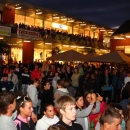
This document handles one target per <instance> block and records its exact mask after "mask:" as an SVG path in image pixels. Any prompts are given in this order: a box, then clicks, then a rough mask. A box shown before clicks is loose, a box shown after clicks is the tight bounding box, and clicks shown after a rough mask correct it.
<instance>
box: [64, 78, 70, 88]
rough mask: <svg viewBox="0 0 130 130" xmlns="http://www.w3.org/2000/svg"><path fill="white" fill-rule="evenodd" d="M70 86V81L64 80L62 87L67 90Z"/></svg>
mask: <svg viewBox="0 0 130 130" xmlns="http://www.w3.org/2000/svg"><path fill="white" fill-rule="evenodd" d="M70 85H71V81H70V80H69V79H64V87H65V88H68V87H69V86H70Z"/></svg>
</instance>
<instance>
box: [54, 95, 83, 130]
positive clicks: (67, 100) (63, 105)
mask: <svg viewBox="0 0 130 130" xmlns="http://www.w3.org/2000/svg"><path fill="white" fill-rule="evenodd" d="M75 107H76V104H75V99H74V98H73V97H71V96H68V95H64V96H61V97H60V98H59V99H58V100H57V102H56V108H57V111H58V113H59V117H60V121H59V122H58V123H57V125H58V124H60V125H63V126H64V127H65V128H66V129H67V130H72V129H73V130H83V128H82V126H81V125H80V124H78V123H75V122H74V121H75V119H76V109H75Z"/></svg>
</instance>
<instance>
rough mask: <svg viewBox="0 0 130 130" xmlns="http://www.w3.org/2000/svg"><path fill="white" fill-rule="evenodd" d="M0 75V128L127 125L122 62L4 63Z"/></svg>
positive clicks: (126, 76)
mask: <svg viewBox="0 0 130 130" xmlns="http://www.w3.org/2000/svg"><path fill="white" fill-rule="evenodd" d="M0 77H1V81H0V91H1V92H0V130H2V129H5V130H6V129H10V130H16V129H17V130H34V129H36V130H129V129H130V128H129V126H130V123H129V122H130V115H129V111H130V103H129V102H130V100H129V96H130V71H129V68H128V67H127V66H124V65H120V66H116V67H113V66H111V65H110V64H102V65H101V66H100V67H99V68H96V67H95V66H94V65H93V64H89V63H87V62H84V63H78V64H74V63H65V64H60V63H48V62H43V63H30V64H22V63H20V64H14V65H8V64H7V65H6V66H3V67H1V71H0ZM41 116H42V117H41Z"/></svg>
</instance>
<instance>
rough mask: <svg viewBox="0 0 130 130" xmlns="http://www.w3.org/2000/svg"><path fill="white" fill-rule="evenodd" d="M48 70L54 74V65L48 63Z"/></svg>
mask: <svg viewBox="0 0 130 130" xmlns="http://www.w3.org/2000/svg"><path fill="white" fill-rule="evenodd" d="M49 71H50V72H52V73H53V75H54V74H55V71H56V70H55V65H54V64H51V65H50V70H49Z"/></svg>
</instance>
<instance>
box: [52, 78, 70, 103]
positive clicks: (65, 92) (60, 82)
mask: <svg viewBox="0 0 130 130" xmlns="http://www.w3.org/2000/svg"><path fill="white" fill-rule="evenodd" d="M63 95H69V92H68V90H67V88H65V86H64V80H63V79H60V80H58V81H57V90H56V91H55V93H54V102H56V101H57V99H58V98H60V97H61V96H63Z"/></svg>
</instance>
